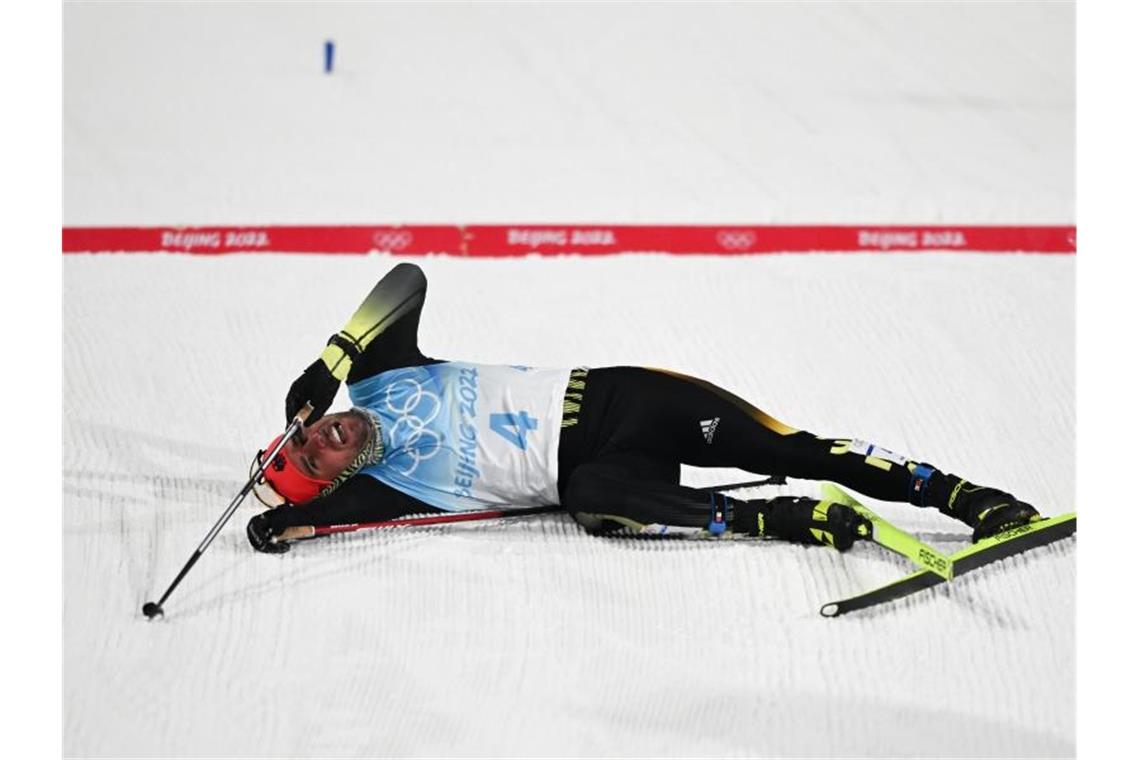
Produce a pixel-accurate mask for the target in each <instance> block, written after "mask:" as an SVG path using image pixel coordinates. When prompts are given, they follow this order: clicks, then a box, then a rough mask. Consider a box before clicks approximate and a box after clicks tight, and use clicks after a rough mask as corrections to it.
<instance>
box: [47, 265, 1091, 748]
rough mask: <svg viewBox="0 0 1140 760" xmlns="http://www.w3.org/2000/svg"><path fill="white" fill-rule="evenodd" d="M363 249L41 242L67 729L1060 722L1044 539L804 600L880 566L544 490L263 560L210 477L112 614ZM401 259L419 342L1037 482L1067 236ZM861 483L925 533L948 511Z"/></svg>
mask: <svg viewBox="0 0 1140 760" xmlns="http://www.w3.org/2000/svg"><path fill="white" fill-rule="evenodd" d="M394 262H395V259H393V258H391V257H377V256H369V257H337V258H333V259H329V258H328V257H323V258H322V257H308V256H297V257H256V256H246V257H231V258H224V259H215V260H202V259H198V258H193V257H178V256H138V257H130V256H91V257H86V256H85V257H68V259H67V261H66V263H65V274H66V289H65V304H66V312H65V316H64V320H65V324H66V325H67V333H66V335H65V338H64V342H65V351H66V364H65V377H64V379H65V430H64V440H65V443H66V449H65V471H64V487H65V515H64V524H65V559H66V563H65V590H66V595H65V621H66V627H65V631H66V651H65V658H66V659H65V674H66V679H65V704H66V713H65V718H66V722H65V727H66V744H65V751H66V752H67V754H69V755H70V754H81V755H90V756H96V755H97V756H107V755H239V756H246V755H266V756H269V755H275V756H281V755H290V756H293V755H297V756H309V755H333V756H342V755H344V756H350V755H352V756H355V755H384V756H389V755H396V756H423V755H451V754H459V755H464V756H479V755H544V756H545V755H558V756H581V755H587V756H590V755H640V756H646V755H648V756H684V755H687V756H691V755H712V756H720V755H725V756H728V755H733V756H745V755H750V756H754V755H782V756H784V755H863V756H867V755H876V756H878V755H890V756H897V755H936V756H948V755H954V756H967V755H987V756H991V755H1022V756H1024V755H1031V756H1046V755H1048V756H1053V755H1062V756H1063V755H1072V754H1073V752H1074V744H1073V735H1074V696H1073V695H1074V629H1073V625H1074V574H1073V571H1074V564H1073V559H1074V554H1073V551H1074V546H1075V541H1073V540H1068V541H1066V542H1064V543H1062V544H1058V545H1055V546H1053V547H1050V548H1047V549H1044V550H1041V551H1038V552H1035V553H1033V555H1032V556H1020V557H1017V558H1014V559H1011V560H1007V561H1005V562H1003V563H1002V564H1001V565H1000V566H998V567H992V568H987V569H984V570H982V571H979V572H977V573H976V574H972V575H969V576H966V577H963V578H961V579H959V580H957V581H955V582H954V584H953V588H946V587H942V588H940V589H938V590H936V591H933V592H925V593H924V594H922V595H919V596H916V597H913V598H912V599H910V600H909V601H905V602H902V603H899V604H896V605H894V606H892V607H890V608H888V609H883V610H881V611H877V612H870V613H866V614H857V615H852V616H850V617H848V618H841V619H838V620H826V619H824V618H822V617H819V616H818V614H817V610H818V608H819V606H820V605H821V604H823V603H824V602H827V601H831V600H833V599H836V598H840V597H842V596H844V595H848V594H851V593H854V592H857V591H860V590H863V589H866V588H870V587H872V586H875V585H877V584H879V583H881V582H885V581H887V580H890V579H893V578H894V577H896V576H900V575H902V574H903V573H904V572H905V571H906V567H905V565H904V564H903V563H901V562H899V561H895V560H893V559H892V558H890V557H889V556H887V555H885V554H883V553H882V552H880V551H877V550H875V549H874V548H872V547H860V548H858V549H857V550H854V551H852V552H850V553H848V554H846V555H840V554H839V553H837V552H834V551H831V550H828V549H822V548H816V549H805V548H800V547H797V546H792V545H781V544H776V543H766V544H763V545H757V544H748V545H741V544H732V545H728V544H720V545H710V544H708V543H693V542H662V541H658V542H654V541H646V540H613V539H599V538H592V537H589V536H587V535H586V534H584V533H583V532H582V531H581V530H579V529H578V528H577V527H576V524H575V523H574V522H573V521H572V520H571V519H570V518H569V517H568V516H550V517H539V518H530V519H524V520H519V521H517V522H514V523H511V524H497V525H479V526H477V527H459V526H455V527H445V528H438V529H420V530H415V531H411V530H409V531H405V532H401V533H395V532H393V533H387V534H380V533H372V534H368V535H365V534H356V535H351V536H343V537H336V538H332V539H327V540H321V541H314V542H311V543H307V544H303V545H298V546H296V547H295V548H294V550H293V551H292V552H290V553H289V554H287V555H285V556H284V557H271V556H265V555H259V554H255V553H253V552H252V550H251V549H250V548H249V547H248V545H247V544H246V541H245V537H244V535H243V530H242V527H243V523H244V521H245V520H246V519H248V517H249V516H251V515H252V514H253V510H252V509H247V508H243V509H242V510H239V512H238V514H237V516H235V519H234V520H233V523H232V524H231V525H230V526H229V527H228V528H227V529H226V530H224V531H223V532H222V533H221V535H220V536H219V537H218V539H217V540H216V541H215V542H214V544H213V546H211V548H210V550H209V552H208V553H207V554H206V555H205V557H204V558H203V559H202V561H201V562H199V563H198V565H197V566H196V567H195V568H194V569H193V570H192V572H191V574H190V575H189V576H187V578H186V580H185V581H184V582H183V583H182V585H181V586H180V587H179V588H178V590H177V591H176V592H175V593H174V595H173V596H172V597H171V599H170V601H169V602H168V603H167V605H166V606H167V610H168V617H167V619H165V620H163V621H161V622H153V623H148V622H147V621H146V620H145V619H144V618H143V617H142V616H141V615H140V614H139V612H138V610H139V607H140V606H141V604H142V603H143V602H144V601H146V600H148V599H154V598H156V597H157V596H158V595H159V594H161V592H162V591H163V590H164V589H165V588H166V586H167V585H168V584H169V583H170V581H171V580H172V579H173V577H174V575H175V573H176V572H177V571H178V569H179V568H180V567H181V566H182V563H183V562H185V560H186V559H187V558H188V556H189V554H190V552H191V551H192V550H193V549H194V547H195V546H196V545H197V544H198V542H199V541H200V540H201V538H202V536H204V535H205V533H206V531H207V530H208V528H209V527H210V525H211V524H212V523H213V521H214V520H215V519H216V518H217V516H218V515H220V514H221V512H222V510H223V509H224V507H225V505H226V504H227V503H228V502H229V500H230V499H231V498H232V496H233V495H234V494H235V493H236V492H237V490H238V489H239V488H240V486H241V484H242V482H243V480H244V477H245V473H246V471H247V467H248V463H249V460H250V458H251V457H252V455H253V453H254V451H255V450H256V449H257V448H258V447H259V446H261V445H264V443H265V442H266V441H267V440H268V439H269V438H270V437H271V435H273V434H274V433H275V431H277V430H278V429H279V428H280V427H281V425H282V423H283V419H282V415H283V411H282V408H281V407H282V406H283V395H284V389H285V388H286V387H287V386H288V383H289V382H290V381H291V380H292V379H293V377H294V376H295V375H296V374H297V373H298V372H299V371H300V369H301V368H302V367H303V366H304V365H305V364H306V363H307V362H308V361H310V360H311V356H312V355H315V353H316V352H317V351H319V348H320V346H321V345H322V344H323V339H324V338H325V337H326V334H327V333H329V332H330V331H331V329H335V326H337V325H339V324H340V323H341V322H342V321H343V319H344V318H345V316H347V315H346V307H345V305H346V304H355V302H356V301H357V300H358V299H359V298H360V297H362V296H363V295H364V293H365V292H367V290H368V288H369V287H370V284H371V282H372V281H373V280H374V279H375V278H377V277H378V276H380V275H381V274H382V273H383V272H385V271H387V269H388V267H390V266H391V265H392V264H393V263H394ZM422 264H423V266H424V268H425V271H426V272H427V275H428V278H429V282H430V286H429V296H428V303H427V306H426V309H425V312H424V318H423V323H422V329H421V334H422V346H423V347H424V348H425V350H426V351H428V352H429V353H430V354H432V355H435V356H440V357H448V358H465V359H471V360H478V361H484V362H513V363H514V362H529V363H533V364H536V365H554V366H558V365H574V364H582V363H584V364H590V365H594V366H602V365H606V364H610V363H621V362H626V363H640V364H648V365H653V366H665V367H672V368H676V369H678V370H680V371H683V372H687V373H692V374H697V375H703V376H705V377H707V378H708V379H710V380H713V381H715V382H717V383H720V384H722V385H723V386H725V387H727V388H729V389H731V390H734V391H736V392H737V393H740V394H741V395H743V396H745V397H746V398H749V399H752V400H754V401H755V402H756V403H757V404H758V405H759V406H760V407H761V408H763V409H765V410H767V411H769V412H771V413H772V414H774V415H776V416H777V417H779V418H781V419H784V420H786V421H788V422H790V423H791V424H793V425H798V426H802V427H804V428H806V429H809V430H812V431H814V432H817V433H821V434H827V435H852V436H862V437H866V438H868V439H870V440H873V441H875V442H876V443H879V444H881V445H883V446H886V447H888V448H890V449H893V450H896V451H900V452H906V453H909V454H912V455H914V456H916V457H923V458H926V459H928V460H929V461H932V462H934V463H936V464H938V465H940V466H941V467H943V468H946V469H949V470H952V471H955V472H959V473H963V474H966V475H967V476H970V477H973V478H977V479H979V480H981V481H983V482H987V483H994V484H997V485H1000V486H1003V487H1007V488H1010V489H1012V490H1013V491H1014V492H1015V493H1018V494H1019V495H1021V496H1022V497H1023V498H1025V499H1027V500H1030V501H1032V502H1033V503H1035V504H1037V505H1039V506H1040V507H1041V509H1042V510H1043V511H1044V512H1046V513H1050V514H1057V513H1061V512H1066V511H1070V510H1071V509H1072V508H1073V445H1072V440H1073V432H1072V431H1073V341H1072V330H1071V326H1072V324H1073V300H1072V274H1073V259H1072V258H1071V257H1048V256H1031V255H1024V256H1023V255H1008V256H992V255H973V256H971V255H963V254H947V255H937V254H922V255H918V256H907V255H875V254H864V255H854V256H852V255H813V256H797V255H792V256H768V257H752V258H740V259H730V258H725V257H712V258H697V259H683V258H679V257H667V256H662V257H653V256H622V257H614V258H607V259H603V260H577V259H573V258H560V259H549V260H534V259H527V260H514V261H467V260H461V259H454V258H442V257H440V258H431V259H427V260H424V261H423V262H422ZM351 308H352V307H351V306H349V307H348V309H349V310H351ZM330 326H333V327H332V328H330ZM305 347H309V349H308V350H306V348H305ZM340 402H341V403H339V404H338V406H343V405H344V403H345V399H344V398H343V394H342V398H341V399H340ZM686 474H687V476H688V480H689V481H690V482H694V483H708V482H715V481H716V480H717V478H720V479H722V480H724V481H727V480H740V479H744V478H745V477H747V476H745V475H744V474H743V473H739V472H735V471H716V472H713V473H709V472H702V471H700V470H695V469H694V470H688V471H687V473H686ZM797 492H802V493H809V494H810V493H811V491H810V489H809V488H808V486H807V485H805V486H804V487H803V488H801V489H798V490H797ZM872 504H873V502H872ZM880 506H881V507H882V512H883V514H884V515H885V516H888V518H890V519H893V520H895V521H896V522H897V523H898V524H899V525H900V526H902V527H904V528H906V529H908V530H911V531H917V532H918V533H919V535H921V536H923V537H924V538H926V539H928V540H931V541H933V542H934V543H935V544H936V545H938V546H945V547H946V548H950V547H951V546H957V545H960V544H961V543H962V542H963V541H964V540H966V534H967V531H966V529H965V528H964V526H961V525H958V524H956V523H954V522H953V521H950V520H948V519H946V518H944V517H941V516H940V515H938V514H936V513H935V514H931V513H930V512H926V511H919V510H915V509H913V508H910V507H906V506H901V505H880Z"/></svg>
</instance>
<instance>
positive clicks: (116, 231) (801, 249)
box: [63, 225, 1077, 256]
mask: <svg viewBox="0 0 1140 760" xmlns="http://www.w3.org/2000/svg"><path fill="white" fill-rule="evenodd" d="M1076 238H1077V234H1076V228H1075V227H1036V226H1021V227H997V226H968V227H963V226H959V227H954V226H916V227H912V226H885V227H872V226H863V227H860V226H763V225H761V226H757V225H741V226H719V227H718V226H711V225H708V226H670V227H664V226H649V225H476V226H454V225H440V226H427V225H424V226H420V225H411V226H326V227H315V226H314V227H298V226H290V227H279V226H269V227H64V228H63V252H64V253H92V252H119V251H123V252H132V253H142V252H166V253H194V254H223V253H348V254H352V253H371V252H390V253H400V254H429V253H443V254H450V255H453V256H525V255H527V254H532V253H537V254H542V255H551V254H554V255H557V254H567V253H575V254H583V255H597V254H612V253H677V254H690V253H697V254H754V253H806V252H811V251H821V252H843V251H924V250H938V251H947V250H949V251H970V252H979V251H980V252H1007V251H1024V252H1032V253H1062V254H1064V253H1074V252H1075V251H1076V247H1077V239H1076Z"/></svg>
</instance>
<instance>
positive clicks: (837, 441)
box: [588, 367, 1036, 535]
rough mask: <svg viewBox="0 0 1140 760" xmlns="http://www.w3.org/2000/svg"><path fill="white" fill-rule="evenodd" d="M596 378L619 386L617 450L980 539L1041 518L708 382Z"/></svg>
mask: <svg viewBox="0 0 1140 760" xmlns="http://www.w3.org/2000/svg"><path fill="white" fill-rule="evenodd" d="M594 372H597V373H605V374H604V375H603V378H604V380H605V382H606V383H607V384H609V385H611V386H612V390H610V392H609V396H610V397H611V399H610V403H609V404H608V405H607V410H608V412H607V413H608V414H609V415H610V416H612V417H614V418H615V421H614V422H613V423H611V425H610V429H609V430H608V434H609V437H608V439H607V440H608V443H609V445H610V446H611V447H612V448H615V449H618V450H634V451H643V452H645V453H647V454H649V455H651V456H655V457H658V458H662V459H672V460H676V461H680V462H682V463H684V464H690V465H695V466H699V467H738V468H740V469H743V470H748V471H750V472H755V473H760V474H772V475H786V476H790V477H795V478H804V479H809V480H831V481H835V482H837V483H840V484H843V485H845V486H848V487H850V488H852V489H854V490H856V491H858V492H860V493H862V494H866V495H867V496H871V497H873V498H877V499H883V500H885V501H905V502H910V503H911V504H915V505H917V506H932V507H937V508H938V509H940V510H941V511H943V512H944V513H946V514H949V515H951V516H953V517H956V518H958V519H960V520H962V521H964V522H966V523H967V524H969V525H971V526H972V527H974V528H975V529H976V535H981V534H984V533H985V532H987V531H988V532H995V530H996V529H1000V528H1001V527H1002V526H1003V525H1004V524H1006V523H1008V522H1010V521H1013V522H1017V521H1019V520H1020V521H1021V522H1024V521H1025V520H1026V519H1029V518H1030V517H1032V516H1033V515H1035V514H1036V512H1035V510H1033V509H1032V507H1029V506H1028V505H1025V504H1023V503H1022V502H1018V501H1017V500H1016V499H1014V498H1013V497H1012V496H1010V495H1009V494H1006V493H1004V492H1002V491H998V490H996V489H992V488H985V487H980V486H975V485H973V484H970V483H968V482H966V481H965V480H963V479H962V478H959V477H957V476H953V475H947V474H944V473H943V472H941V471H940V470H938V469H937V468H935V467H933V466H931V465H929V464H926V463H923V462H920V461H917V460H912V459H909V458H907V457H904V456H901V455H898V454H895V453H893V452H890V451H888V450H885V449H882V448H879V447H876V446H874V445H872V444H870V443H867V442H865V441H861V440H858V439H848V438H821V437H819V436H816V435H813V434H811V433H808V432H806V431H802V430H797V429H795V428H792V427H791V426H789V425H786V424H784V423H782V422H780V421H779V420H776V419H775V418H773V417H771V416H770V415H768V414H766V413H765V412H763V411H761V410H760V409H757V408H756V407H755V406H753V405H752V404H749V403H748V402H746V401H744V400H743V399H741V398H740V397H738V396H736V395H734V394H732V393H729V392H728V391H725V390H723V389H721V388H718V387H717V386H715V385H713V384H712V383H708V382H706V381H704V380H700V379H697V378H691V377H687V376H684V375H680V374H676V373H672V372H666V371H662V370H649V369H642V368H634V367H618V368H609V369H606V370H595V371H593V372H592V374H593V373H594ZM599 379H602V378H599ZM592 381H593V378H591V380H590V381H588V382H592Z"/></svg>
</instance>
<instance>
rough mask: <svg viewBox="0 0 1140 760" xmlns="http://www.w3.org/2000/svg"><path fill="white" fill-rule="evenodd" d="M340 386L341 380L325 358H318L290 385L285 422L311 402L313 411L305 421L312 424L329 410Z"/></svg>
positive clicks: (307, 424) (289, 420) (286, 400)
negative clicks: (331, 370) (327, 364)
mask: <svg viewBox="0 0 1140 760" xmlns="http://www.w3.org/2000/svg"><path fill="white" fill-rule="evenodd" d="M339 388H340V380H337V379H336V378H335V377H333V373H332V372H330V371H329V368H328V366H326V365H325V362H324V360H323V359H317V360H316V361H315V362H313V363H312V364H310V365H309V366H308V367H306V368H305V371H304V372H302V373H301V376H300V377H298V378H297V379H296V380H294V381H293V384H292V385H291V386H289V393H288V394H286V396H285V424H286V425H288V424H289V423H290V422H292V421H293V417H295V416H296V415H297V412H299V411H300V410H301V408H302V407H303V406H305V404H306V403H310V404H312V405H313V413H312V414H310V415H309V419H307V420H306V421H305V427H308V426H309V425H312V424H313V423H314V422H316V421H317V420H319V419H320V418H321V415H323V414H324V413H325V412H326V411H328V408H329V406H330V405H331V404H332V402H333V399H334V398H336V392H337V390H338V389H339Z"/></svg>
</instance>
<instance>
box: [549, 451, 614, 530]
mask: <svg viewBox="0 0 1140 760" xmlns="http://www.w3.org/2000/svg"><path fill="white" fill-rule="evenodd" d="M603 480H604V478H602V477H599V473H597V472H594V471H593V470H592V469H591V468H589V467H579V468H578V469H577V470H575V471H574V472H573V473H571V475H570V477H569V478H568V479H567V481H566V488H565V490H564V491H563V493H562V505H563V506H564V507H566V511H568V512H569V513H570V515H571V517H573V518H574V520H575V521H576V522H577V523H578V524H579V525H581V526H582V527H583V528H584V529H585V530H586V532H587V533H592V534H595V535H598V534H602V533H609V532H612V531H613V530H615V529H616V527H618V526H617V525H616V523H614V522H613V521H612V520H607V519H606V518H605V517H604V516H603V515H602V514H600V512H601V510H602V508H603V506H604V504H605V503H606V493H607V489H606V487H605V484H604V483H603V482H602V481H603Z"/></svg>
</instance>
